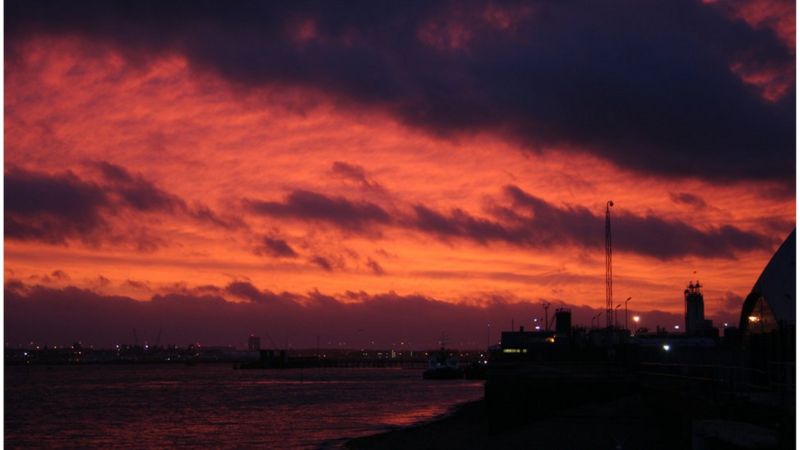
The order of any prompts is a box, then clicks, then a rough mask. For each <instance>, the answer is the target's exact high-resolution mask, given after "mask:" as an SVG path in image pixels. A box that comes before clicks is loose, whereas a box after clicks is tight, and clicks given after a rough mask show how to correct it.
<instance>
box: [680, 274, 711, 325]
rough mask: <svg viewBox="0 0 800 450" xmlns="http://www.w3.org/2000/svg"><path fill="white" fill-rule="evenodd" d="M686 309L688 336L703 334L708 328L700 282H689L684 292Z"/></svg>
mask: <svg viewBox="0 0 800 450" xmlns="http://www.w3.org/2000/svg"><path fill="white" fill-rule="evenodd" d="M683 297H684V301H685V304H684V308H685V311H686V313H685V321H686V323H685V330H686V334H702V333H703V330H705V328H706V321H705V312H704V307H703V291H702V286H701V285H700V282H699V281H698V282H697V283H692V282H689V286H688V287H687V288H686V290H684V291H683Z"/></svg>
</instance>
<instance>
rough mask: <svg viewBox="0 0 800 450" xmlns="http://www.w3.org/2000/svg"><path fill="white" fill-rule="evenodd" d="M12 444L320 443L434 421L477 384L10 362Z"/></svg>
mask: <svg viewBox="0 0 800 450" xmlns="http://www.w3.org/2000/svg"><path fill="white" fill-rule="evenodd" d="M5 371H6V380H5V444H6V445H7V446H8V447H9V448H13V447H22V446H26V447H27V446H34V447H48V448H53V447H62V448H63V447H135V448H147V447H149V448H155V447H164V446H184V447H214V448H234V447H237V448H242V447H268V448H318V447H320V446H322V447H328V446H333V445H335V444H336V443H340V442H342V441H343V440H344V439H346V438H351V437H356V436H362V435H366V434H371V433H374V432H377V431H380V430H383V429H386V428H389V427H396V426H404V425H410V424H413V423H417V422H420V421H424V420H429V419H431V418H433V417H435V416H438V415H440V414H443V413H445V412H446V411H447V410H448V409H449V408H450V407H452V406H453V405H455V404H456V403H460V402H463V401H468V400H473V399H477V398H480V397H481V396H482V395H483V385H482V383H480V382H471V381H461V380H448V381H424V380H422V379H421V374H420V373H419V371H416V370H399V369H338V370H337V369H306V370H284V371H272V370H233V369H231V368H230V366H227V365H198V366H195V367H187V366H167V365H155V366H85V367H54V368H48V367H16V366H10V367H6V368H5Z"/></svg>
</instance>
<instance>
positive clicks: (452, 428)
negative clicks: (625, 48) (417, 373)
mask: <svg viewBox="0 0 800 450" xmlns="http://www.w3.org/2000/svg"><path fill="white" fill-rule="evenodd" d="M476 427H477V428H479V429H476ZM476 431H477V432H480V434H481V435H483V436H487V437H488V433H487V431H488V424H487V422H486V400H485V398H480V399H478V400H471V401H467V402H463V403H458V404H456V405H453V406H452V407H451V408H450V409H449V410H448V411H447V412H445V413H443V414H440V415H439V416H436V417H433V418H431V419H430V420H426V421H423V422H419V423H416V424H412V425H408V426H403V427H399V428H395V429H390V430H386V431H381V432H378V433H375V434H371V435H368V436H361V437H357V438H352V439H349V440H347V441H346V442H345V443H344V446H343V448H345V449H348V450H365V449H406V448H471V447H472V444H474V442H472V441H473V438H474V437H475V436H474V435H473V434H472V433H474V432H476ZM470 432H471V433H470ZM460 437H464V438H466V439H461V438H460ZM442 439H446V440H447V441H449V442H448V443H445V442H444V441H441V440H442ZM440 441H441V442H440Z"/></svg>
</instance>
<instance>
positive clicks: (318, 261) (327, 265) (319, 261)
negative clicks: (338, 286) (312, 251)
mask: <svg viewBox="0 0 800 450" xmlns="http://www.w3.org/2000/svg"><path fill="white" fill-rule="evenodd" d="M310 262H311V264H314V265H315V266H318V267H320V268H321V269H322V270H325V271H326V272H332V271H333V264H331V262H330V261H329V260H328V258H325V257H323V256H314V257H312V258H311V259H310Z"/></svg>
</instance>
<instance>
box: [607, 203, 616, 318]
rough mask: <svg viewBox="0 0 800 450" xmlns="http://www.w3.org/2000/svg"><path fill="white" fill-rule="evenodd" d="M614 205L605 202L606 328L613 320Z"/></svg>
mask: <svg viewBox="0 0 800 450" xmlns="http://www.w3.org/2000/svg"><path fill="white" fill-rule="evenodd" d="M612 206H614V202H612V201H611V200H609V201H608V202H606V328H611V322H612V320H613V317H612V314H613V312H612V311H611V308H612V306H613V305H614V295H613V278H614V277H613V275H612V270H611V252H612V245H611V207H612Z"/></svg>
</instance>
